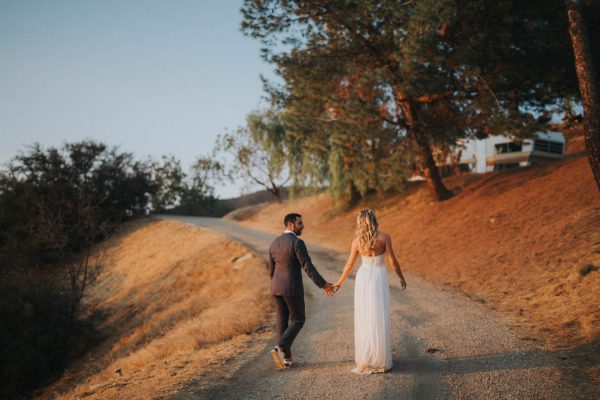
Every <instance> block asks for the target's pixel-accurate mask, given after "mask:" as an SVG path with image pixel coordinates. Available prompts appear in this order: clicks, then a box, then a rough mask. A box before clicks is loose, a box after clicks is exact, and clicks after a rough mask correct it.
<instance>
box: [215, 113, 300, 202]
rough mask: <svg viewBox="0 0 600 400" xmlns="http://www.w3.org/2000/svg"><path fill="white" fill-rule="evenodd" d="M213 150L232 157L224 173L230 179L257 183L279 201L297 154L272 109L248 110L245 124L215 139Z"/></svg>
mask: <svg viewBox="0 0 600 400" xmlns="http://www.w3.org/2000/svg"><path fill="white" fill-rule="evenodd" d="M216 150H217V151H218V152H219V151H220V152H225V153H228V154H229V155H230V156H231V157H232V158H233V160H234V161H233V165H231V166H230V167H229V168H228V169H227V170H226V171H225V172H226V175H227V177H228V178H229V179H230V180H231V181H235V180H236V179H243V180H245V181H246V182H247V183H250V184H258V185H260V186H262V187H264V188H265V189H266V190H268V191H269V192H271V194H273V196H275V198H276V199H277V200H278V201H279V202H281V200H282V199H281V188H282V187H283V186H284V185H285V184H286V183H287V182H288V181H289V180H290V172H289V166H290V165H292V164H293V162H294V161H293V160H294V158H295V157H297V154H295V152H294V149H293V147H292V146H290V143H288V142H287V136H286V133H285V128H284V126H283V124H282V122H281V120H280V118H279V115H278V114H277V112H276V111H274V110H267V111H264V112H254V113H250V114H249V115H248V117H247V119H246V126H245V127H240V128H238V129H237V130H236V131H234V132H226V133H224V134H222V135H220V136H219V137H218V139H217V143H216Z"/></svg>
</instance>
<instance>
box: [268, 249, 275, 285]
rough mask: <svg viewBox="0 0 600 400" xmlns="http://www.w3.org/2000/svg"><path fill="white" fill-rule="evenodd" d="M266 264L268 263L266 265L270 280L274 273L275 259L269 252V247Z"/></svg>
mask: <svg viewBox="0 0 600 400" xmlns="http://www.w3.org/2000/svg"><path fill="white" fill-rule="evenodd" d="M267 264H268V265H267V266H268V268H269V277H270V278H271V280H272V279H273V274H274V273H275V260H274V259H273V255H272V254H271V249H269V257H268V262H267Z"/></svg>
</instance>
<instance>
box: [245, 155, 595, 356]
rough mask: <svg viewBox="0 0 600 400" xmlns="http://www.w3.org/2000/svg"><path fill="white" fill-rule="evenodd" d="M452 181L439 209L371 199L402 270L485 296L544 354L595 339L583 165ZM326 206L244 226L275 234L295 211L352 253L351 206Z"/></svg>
mask: <svg viewBox="0 0 600 400" xmlns="http://www.w3.org/2000/svg"><path fill="white" fill-rule="evenodd" d="M448 183H449V185H450V186H452V187H453V188H454V190H455V191H456V192H457V195H456V196H455V197H454V198H452V199H450V200H448V201H445V202H442V203H435V202H432V201H431V199H430V195H429V193H428V191H427V189H426V187H424V185H423V186H421V187H420V188H418V189H416V190H411V191H409V192H408V193H407V194H405V195H399V196H396V197H394V198H391V199H385V200H377V199H371V200H369V201H368V205H369V206H370V207H373V208H374V209H375V210H376V211H377V214H378V217H379V222H380V224H381V229H382V230H383V231H385V232H389V233H390V234H391V235H392V237H393V239H394V246H395V248H396V251H397V253H398V256H399V260H400V263H401V265H402V266H403V268H405V269H406V270H408V271H410V272H413V273H417V274H420V275H422V276H425V277H427V278H429V279H432V280H436V281H438V282H442V283H447V284H450V285H452V286H454V287H456V288H458V289H460V290H462V291H464V292H465V293H466V294H467V295H470V296H474V297H476V298H479V299H482V301H485V302H487V304H488V306H490V307H491V308H494V309H499V310H501V311H503V312H505V315H507V316H510V317H511V319H512V321H513V323H514V324H516V325H521V326H524V327H526V328H527V329H530V330H532V331H534V334H533V336H535V337H537V339H538V340H539V341H540V342H543V343H545V344H546V345H547V346H549V347H564V346H576V345H583V344H584V343H590V342H593V341H594V340H596V341H598V338H599V336H600V303H599V302H598V294H599V293H600V273H599V272H598V271H595V270H591V271H589V272H588V273H587V274H585V276H582V274H581V273H580V270H579V268H580V266H581V265H587V264H591V265H600V229H598V227H599V226H600V196H599V194H598V189H597V188H596V185H595V182H594V180H593V177H592V173H591V170H590V168H589V165H588V164H587V160H586V158H585V157H583V156H578V155H573V156H571V157H570V158H567V159H565V160H562V161H559V162H556V163H553V164H549V165H546V166H538V167H531V168H524V169H520V170H513V171H506V172H502V173H491V174H486V175H466V176H462V177H456V178H452V179H449V180H448ZM331 205H332V202H331V199H330V198H329V197H327V196H326V195H319V196H316V197H311V198H306V199H297V200H292V201H288V202H285V203H284V204H283V205H277V204H272V205H269V206H266V207H263V208H262V209H261V210H260V212H258V213H256V214H254V215H252V217H251V218H249V219H247V220H246V221H243V222H241V223H242V224H244V225H247V226H251V227H254V228H257V229H263V230H268V231H271V232H278V231H280V230H281V229H282V222H281V219H282V218H283V215H285V213H287V212H299V213H300V214H302V215H303V216H304V220H305V225H306V227H307V228H306V229H305V231H304V233H303V237H305V238H306V240H308V241H313V242H317V243H323V244H326V245H330V246H332V247H336V248H338V249H340V250H344V251H345V250H348V249H349V246H350V241H351V239H352V237H353V236H354V224H355V222H354V216H355V212H356V209H355V210H351V211H350V212H348V213H345V214H341V215H338V216H335V217H333V218H330V217H328V210H329V209H330V208H331ZM363 206H364V205H363ZM341 267H342V266H340V268H341ZM409 284H410V283H409Z"/></svg>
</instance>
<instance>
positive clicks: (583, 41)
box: [565, 0, 600, 190]
mask: <svg viewBox="0 0 600 400" xmlns="http://www.w3.org/2000/svg"><path fill="white" fill-rule="evenodd" d="M565 3H566V6H567V16H568V20H569V34H570V37H571V42H572V43H573V53H574V55H575V70H576V72H577V78H578V80H579V91H580V93H581V99H582V102H583V126H584V137H585V144H586V149H587V156H588V161H589V163H590V166H591V168H592V172H593V174H594V178H595V179H596V185H597V186H598V189H599V190H600V92H599V88H598V81H597V75H596V69H595V66H594V60H593V57H592V50H591V43H590V39H589V37H588V32H587V29H586V26H585V19H584V14H583V5H582V1H581V0H565Z"/></svg>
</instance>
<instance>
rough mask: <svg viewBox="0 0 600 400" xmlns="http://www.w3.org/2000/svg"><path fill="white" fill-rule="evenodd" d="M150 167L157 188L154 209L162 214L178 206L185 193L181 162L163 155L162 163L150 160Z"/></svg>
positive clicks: (153, 201)
mask: <svg viewBox="0 0 600 400" xmlns="http://www.w3.org/2000/svg"><path fill="white" fill-rule="evenodd" d="M148 165H149V169H150V171H151V172H150V174H151V179H152V182H153V184H154V186H155V189H154V193H153V196H152V208H153V209H154V210H155V211H157V212H159V213H160V212H165V211H166V210H168V209H170V208H173V207H175V206H176V205H178V204H179V202H180V200H181V196H182V195H183V192H184V191H185V183H184V180H185V173H184V172H183V169H182V168H181V162H180V161H179V160H177V159H176V158H175V157H174V156H172V155H163V156H162V157H161V159H160V161H156V160H150V161H149V162H148Z"/></svg>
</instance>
